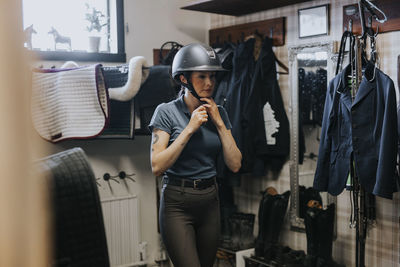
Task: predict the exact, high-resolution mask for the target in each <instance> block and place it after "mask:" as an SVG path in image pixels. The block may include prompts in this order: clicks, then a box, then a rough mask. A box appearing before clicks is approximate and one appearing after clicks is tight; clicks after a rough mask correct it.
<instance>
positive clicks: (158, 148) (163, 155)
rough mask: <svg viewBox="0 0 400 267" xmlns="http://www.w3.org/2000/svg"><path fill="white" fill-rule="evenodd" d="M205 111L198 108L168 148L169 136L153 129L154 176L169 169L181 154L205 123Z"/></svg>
mask: <svg viewBox="0 0 400 267" xmlns="http://www.w3.org/2000/svg"><path fill="white" fill-rule="evenodd" d="M206 115H207V113H206V109H205V107H203V106H200V107H198V108H197V109H195V110H194V111H193V113H192V117H191V118H190V121H189V124H188V125H187V126H186V128H185V129H183V131H182V132H181V133H180V134H179V136H178V138H176V139H175V141H174V142H172V144H171V145H170V146H168V142H169V138H170V135H169V134H168V133H167V132H165V131H163V130H160V129H157V128H155V129H154V130H153V133H152V140H151V169H152V172H153V174H154V175H156V176H160V175H162V174H163V173H164V172H165V171H166V170H167V169H169V168H170V167H171V166H172V165H173V164H174V163H175V162H176V160H177V159H178V157H179V155H180V154H181V153H182V151H183V149H184V148H185V146H186V144H187V142H188V141H189V140H190V137H192V135H193V134H194V133H195V132H196V131H197V130H198V129H199V128H200V126H201V125H202V124H203V123H204V122H206V121H207V116H206Z"/></svg>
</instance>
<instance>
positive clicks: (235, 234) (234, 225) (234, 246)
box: [229, 213, 241, 250]
mask: <svg viewBox="0 0 400 267" xmlns="http://www.w3.org/2000/svg"><path fill="white" fill-rule="evenodd" d="M238 217H239V216H238V213H234V214H232V216H231V217H230V218H229V225H230V230H231V240H230V241H231V242H230V245H229V249H231V250H239V248H240V232H241V229H240V227H241V225H240V219H239V218H238Z"/></svg>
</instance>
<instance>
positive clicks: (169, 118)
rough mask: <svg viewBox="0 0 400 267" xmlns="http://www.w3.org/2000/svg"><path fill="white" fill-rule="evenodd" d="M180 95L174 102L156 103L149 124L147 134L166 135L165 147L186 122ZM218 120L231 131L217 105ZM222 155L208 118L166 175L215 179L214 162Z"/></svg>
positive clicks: (186, 117) (183, 104)
mask: <svg viewBox="0 0 400 267" xmlns="http://www.w3.org/2000/svg"><path fill="white" fill-rule="evenodd" d="M183 97H184V96H183V95H182V96H181V97H179V98H178V99H176V100H173V101H171V102H168V103H163V104H160V105H159V106H158V107H157V109H156V110H155V112H154V114H153V117H152V119H151V121H150V124H149V128H150V131H153V129H155V128H156V129H160V130H162V131H165V132H167V133H168V134H169V135H170V139H169V143H168V146H169V145H170V144H171V143H172V142H173V141H175V140H176V139H177V138H178V136H179V134H180V133H181V132H182V131H183V129H185V127H186V126H187V125H188V123H189V121H190V117H191V114H190V112H189V110H188V108H187V106H186V103H185V101H184V100H183ZM218 109H219V113H220V114H221V118H222V120H223V121H224V123H225V126H226V128H227V129H228V130H230V129H231V128H232V126H231V123H230V121H229V118H228V115H227V113H226V111H225V109H224V108H223V107H222V106H218ZM219 153H222V145H221V141H220V139H219V135H218V132H217V129H216V127H215V125H214V123H213V122H212V121H211V119H209V120H208V122H207V123H205V124H203V125H202V126H201V127H200V129H199V130H197V132H195V133H194V134H193V135H192V137H191V138H190V139H189V142H188V143H187V144H186V146H185V148H184V149H183V151H182V153H181V154H180V156H179V158H178V159H177V160H176V162H175V163H174V165H172V166H171V167H170V168H169V169H168V170H167V171H166V174H167V175H169V176H177V177H182V178H183V177H184V178H191V179H200V178H211V177H214V176H216V174H217V171H216V161H217V156H218V154H219Z"/></svg>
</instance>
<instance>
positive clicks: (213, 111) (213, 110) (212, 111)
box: [200, 97, 223, 126]
mask: <svg viewBox="0 0 400 267" xmlns="http://www.w3.org/2000/svg"><path fill="white" fill-rule="evenodd" d="M200 100H201V101H203V102H205V104H203V105H202V106H204V107H205V108H206V110H207V113H208V115H209V116H210V118H211V120H212V122H213V123H214V124H215V125H216V126H218V125H220V124H221V123H223V121H222V118H221V114H219V110H218V106H217V104H216V103H215V101H214V99H212V98H211V97H210V98H205V97H203V98H200Z"/></svg>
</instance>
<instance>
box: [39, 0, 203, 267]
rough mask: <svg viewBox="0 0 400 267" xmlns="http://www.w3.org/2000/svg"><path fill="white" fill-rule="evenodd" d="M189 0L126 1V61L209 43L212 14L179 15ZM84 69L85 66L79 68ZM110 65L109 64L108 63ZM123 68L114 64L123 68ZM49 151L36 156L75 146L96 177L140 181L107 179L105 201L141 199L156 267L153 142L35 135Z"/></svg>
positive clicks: (143, 221) (103, 187) (144, 237)
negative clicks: (167, 45) (175, 46)
mask: <svg viewBox="0 0 400 267" xmlns="http://www.w3.org/2000/svg"><path fill="white" fill-rule="evenodd" d="M187 2H189V1H183V0H168V1H165V0H152V1H149V0H134V1H124V8H125V9H124V10H125V13H124V16H125V22H126V26H127V27H128V28H129V32H127V33H126V35H125V49H126V53H127V60H129V59H130V58H131V57H133V56H144V57H145V58H146V59H147V62H148V63H149V65H152V64H153V53H152V51H153V48H160V47H161V45H162V44H163V43H164V42H166V41H177V42H179V43H181V44H188V43H191V42H203V43H206V42H207V29H208V28H209V21H210V20H209V15H208V14H205V13H199V12H193V11H184V10H180V7H181V6H184V5H186V4H187ZM61 63H62V62H36V63H35V64H34V65H35V66H39V65H43V66H44V67H46V68H47V67H51V66H52V65H55V66H57V67H58V66H60V64H61ZM79 64H81V65H83V64H84V63H79ZM107 64H109V63H107ZM118 64H120V63H115V64H110V65H118ZM36 139H38V140H40V142H41V144H43V145H44V146H46V147H47V148H48V150H49V151H50V152H48V153H43V152H37V153H36V155H35V157H41V156H44V155H45V154H52V153H56V152H59V151H63V150H66V149H69V148H72V147H82V148H83V150H84V151H85V152H86V154H87V156H88V158H89V161H90V163H91V165H92V167H93V170H94V172H95V175H96V177H98V178H101V177H102V176H103V175H104V173H109V174H111V175H117V174H118V172H119V171H125V172H126V173H127V174H132V173H135V176H134V177H133V178H134V179H135V180H136V182H135V183H134V182H132V181H130V180H127V182H126V184H124V183H121V184H117V183H115V182H113V181H111V182H110V183H109V184H108V183H106V182H105V181H103V180H102V179H100V180H98V182H99V183H100V184H101V187H99V192H100V196H101V198H109V197H111V196H125V195H129V194H135V195H138V197H139V201H140V213H141V214H140V215H141V216H140V223H141V230H142V231H141V239H142V241H146V242H147V244H148V245H147V255H148V257H147V260H148V262H149V264H150V266H151V264H154V260H155V259H157V258H158V257H159V237H158V234H157V203H156V178H155V177H154V175H153V174H152V173H151V167H150V137H149V136H137V137H135V139H134V140H85V141H80V140H75V141H64V142H61V143H59V144H50V143H47V142H45V141H43V140H41V139H40V137H38V136H36V137H35V140H36Z"/></svg>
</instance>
